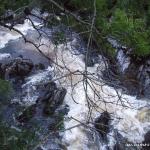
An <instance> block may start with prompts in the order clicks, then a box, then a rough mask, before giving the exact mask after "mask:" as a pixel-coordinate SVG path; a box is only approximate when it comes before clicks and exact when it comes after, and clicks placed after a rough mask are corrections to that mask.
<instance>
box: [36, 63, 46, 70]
mask: <svg viewBox="0 0 150 150" xmlns="http://www.w3.org/2000/svg"><path fill="white" fill-rule="evenodd" d="M35 69H36V70H44V69H45V66H44V65H43V64H42V63H39V64H36V65H35Z"/></svg>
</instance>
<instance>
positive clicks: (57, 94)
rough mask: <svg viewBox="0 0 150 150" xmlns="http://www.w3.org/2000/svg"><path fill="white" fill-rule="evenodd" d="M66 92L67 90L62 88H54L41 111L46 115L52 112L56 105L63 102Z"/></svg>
mask: <svg viewBox="0 0 150 150" xmlns="http://www.w3.org/2000/svg"><path fill="white" fill-rule="evenodd" d="M66 92H67V91H66V89H64V88H58V89H57V90H55V91H54V94H53V95H52V96H51V97H50V98H49V99H48V100H46V101H45V105H44V109H43V113H44V114H46V115H50V114H53V113H54V112H55V110H56V109H57V108H58V106H60V105H61V104H62V103H63V100H64V97H65V95H66Z"/></svg>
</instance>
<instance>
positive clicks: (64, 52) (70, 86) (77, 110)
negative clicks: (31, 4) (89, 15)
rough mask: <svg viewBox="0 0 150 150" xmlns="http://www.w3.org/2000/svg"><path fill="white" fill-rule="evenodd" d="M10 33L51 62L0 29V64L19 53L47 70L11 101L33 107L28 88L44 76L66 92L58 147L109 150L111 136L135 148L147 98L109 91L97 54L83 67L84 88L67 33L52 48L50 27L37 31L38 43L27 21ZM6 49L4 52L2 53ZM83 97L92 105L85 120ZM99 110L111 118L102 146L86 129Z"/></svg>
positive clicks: (79, 60) (75, 47)
mask: <svg viewBox="0 0 150 150" xmlns="http://www.w3.org/2000/svg"><path fill="white" fill-rule="evenodd" d="M34 23H35V25H36V26H38V27H41V22H40V21H35V20H34ZM15 28H16V29H18V30H20V31H21V32H22V33H23V34H24V35H25V36H26V37H28V38H29V39H30V40H31V41H33V42H35V43H36V44H40V45H41V46H40V50H41V51H42V52H43V53H44V54H45V55H46V56H47V57H49V58H50V59H51V60H53V62H49V61H48V60H46V59H45V58H43V56H40V55H41V54H40V53H39V52H38V50H37V49H36V48H35V47H34V46H33V45H32V44H28V43H25V42H24V40H23V39H22V37H21V35H19V34H18V33H16V32H14V31H9V30H8V29H5V28H3V27H0V49H1V51H0V59H7V58H10V57H12V56H15V55H19V54H21V55H23V56H24V57H26V58H31V59H32V60H33V61H37V62H43V63H45V64H46V66H47V68H46V69H45V70H44V71H41V72H38V73H35V74H34V75H31V76H30V77H27V78H26V83H25V84H24V85H23V86H22V88H23V89H24V90H25V91H26V93H27V94H26V95H25V96H24V98H23V99H22V100H20V99H19V98H13V99H12V102H14V101H15V102H16V101H18V102H19V103H20V104H21V105H27V106H30V105H32V104H34V103H35V102H36V100H37V96H38V95H37V93H36V91H35V88H34V85H36V84H40V82H47V81H49V80H50V78H49V76H52V80H54V81H55V82H56V84H57V86H60V87H64V88H66V90H67V94H66V96H65V100H64V104H67V105H68V106H69V112H68V114H67V115H66V116H65V118H64V127H65V130H66V131H64V132H60V135H61V136H62V143H63V144H64V145H66V147H67V149H68V150H107V148H108V145H109V148H110V149H112V150H113V146H114V145H115V143H116V142H117V138H116V136H115V133H116V131H117V132H119V134H121V135H122V136H123V137H124V138H126V139H127V140H128V141H129V142H132V143H141V142H142V141H143V140H144V135H145V133H146V132H147V131H148V130H149V129H150V118H149V113H150V105H149V104H150V102H149V101H148V100H147V99H136V97H135V96H130V95H126V94H123V93H122V90H121V89H114V88H113V87H110V86H109V85H108V84H107V82H106V81H104V80H102V78H101V76H102V72H103V71H104V70H105V67H106V65H107V64H105V63H104V59H105V58H103V57H102V56H101V55H99V56H98V60H97V63H95V64H94V66H92V67H87V74H86V75H87V77H88V78H87V81H88V84H87V85H86V84H85V82H84V81H85V76H84V73H85V68H86V66H85V61H84V58H85V56H84V52H85V51H86V47H85V45H84V44H83V43H82V42H81V40H80V37H79V36H78V35H77V33H75V32H73V33H72V35H71V37H70V36H69V37H68V39H67V40H66V42H65V44H63V43H60V44H57V45H55V44H54V43H53V42H52V33H53V30H55V28H54V29H53V30H52V29H48V28H45V27H43V31H45V32H47V33H48V35H45V34H44V32H43V33H42V36H41V37H40V38H39V36H38V33H37V32H36V30H35V29H34V28H33V27H32V24H31V22H30V21H29V20H25V21H24V24H18V25H16V26H15ZM66 36H67V35H66ZM6 47H8V48H9V50H8V49H7V50H6ZM4 49H5V50H4ZM10 49H12V51H11V50H10ZM81 51H82V52H83V53H82V52H81ZM118 59H119V60H120V62H121V63H123V60H122V61H121V59H124V57H122V53H121V52H119V56H118ZM126 63H127V64H128V62H126ZM120 66H121V65H120ZM125 68H126V66H125V67H124V66H123V68H122V71H123V70H125ZM85 91H86V92H85ZM87 97H88V99H89V100H91V101H92V102H91V101H90V102H89V103H91V105H92V106H91V110H90V111H91V112H90V119H89V113H88V112H89V107H88V106H89V103H88V101H87ZM119 97H120V98H119ZM105 110H107V111H108V112H109V113H110V114H111V118H112V121H111V125H110V126H111V127H110V128H111V130H110V132H109V133H108V135H107V138H108V141H107V144H106V142H103V141H102V140H101V139H100V137H99V136H98V133H97V132H96V131H95V130H94V126H93V124H92V122H93V121H94V120H95V118H96V117H98V116H100V114H101V113H102V112H103V111H105ZM87 120H88V124H87ZM73 127H74V128H73ZM68 129H69V130H68ZM43 147H44V146H43ZM43 149H44V148H43ZM45 149H46V148H45Z"/></svg>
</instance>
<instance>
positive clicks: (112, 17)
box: [0, 0, 150, 57]
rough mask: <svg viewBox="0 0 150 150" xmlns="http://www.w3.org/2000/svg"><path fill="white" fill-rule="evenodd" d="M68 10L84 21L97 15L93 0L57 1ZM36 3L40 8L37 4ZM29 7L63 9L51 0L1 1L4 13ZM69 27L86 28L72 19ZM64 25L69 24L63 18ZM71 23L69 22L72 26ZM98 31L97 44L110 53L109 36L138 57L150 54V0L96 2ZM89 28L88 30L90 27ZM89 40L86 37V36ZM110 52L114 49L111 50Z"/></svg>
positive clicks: (103, 0)
mask: <svg viewBox="0 0 150 150" xmlns="http://www.w3.org/2000/svg"><path fill="white" fill-rule="evenodd" d="M56 3H58V4H59V5H60V6H62V7H63V8H64V9H68V10H69V11H70V12H73V13H74V14H76V15H78V16H80V18H81V19H82V20H84V21H87V22H90V21H91V18H92V16H93V10H94V9H93V4H92V3H93V1H91V0H84V1H81V0H56ZM35 4H36V5H35ZM28 5H30V6H31V5H33V7H41V10H42V11H49V12H54V11H53V10H52V9H54V10H55V12H54V13H58V12H59V11H62V10H59V9H58V8H56V6H55V5H54V4H53V3H51V0H45V1H42V0H32V1H30V0H0V14H1V16H2V15H4V14H5V13H6V12H7V11H8V10H12V11H15V10H17V9H20V8H24V7H26V6H28ZM68 19H69V21H68V22H69V24H68V25H73V24H75V25H76V29H77V30H79V31H83V30H85V26H84V25H83V24H82V25H81V24H80V23H79V22H77V21H75V20H74V19H73V18H72V17H71V16H69V18H68ZM63 21H64V23H65V22H66V20H65V19H63ZM68 22H67V23H68ZM95 24H96V28H97V29H98V31H99V32H100V34H99V35H96V36H95V37H94V40H95V41H96V43H97V45H104V47H105V49H107V51H108V52H110V53H113V52H111V46H110V45H109V43H108V42H106V40H105V39H106V38H107V37H110V36H112V37H114V38H116V39H117V40H118V41H119V42H120V43H121V44H123V45H126V46H127V47H128V48H131V49H132V50H133V52H132V53H133V55H135V56H137V57H147V56H149V55H150V42H149V37H150V1H149V0H143V1H141V0H123V1H122V0H96V23H95ZM86 28H88V27H86ZM84 36H85V38H86V34H85V35H84ZM108 49H110V50H108Z"/></svg>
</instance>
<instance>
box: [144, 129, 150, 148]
mask: <svg viewBox="0 0 150 150" xmlns="http://www.w3.org/2000/svg"><path fill="white" fill-rule="evenodd" d="M143 144H144V146H143V147H142V149H143V150H149V149H150V131H148V132H147V133H146V134H145V136H144V141H143Z"/></svg>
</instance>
